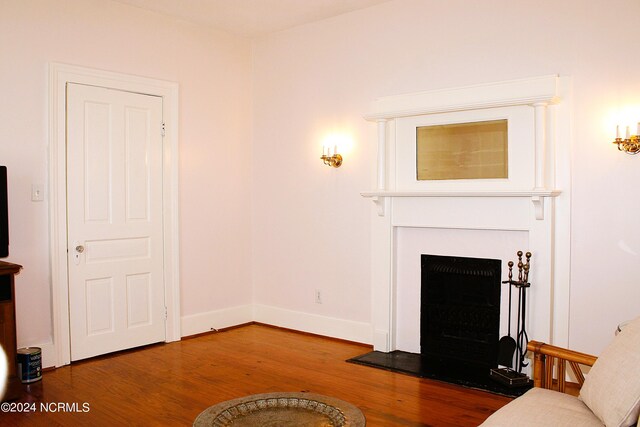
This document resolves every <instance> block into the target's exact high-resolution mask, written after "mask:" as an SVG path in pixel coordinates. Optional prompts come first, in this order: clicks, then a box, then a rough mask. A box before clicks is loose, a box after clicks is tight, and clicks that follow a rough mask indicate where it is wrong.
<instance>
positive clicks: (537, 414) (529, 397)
mask: <svg viewBox="0 0 640 427" xmlns="http://www.w3.org/2000/svg"><path fill="white" fill-rule="evenodd" d="M481 426H482V427H514V426H518V427H540V426H554V427H575V426H580V427H592V426H593V427H603V424H602V422H601V421H600V420H599V419H598V418H597V417H596V416H595V415H593V413H592V412H591V411H590V410H589V408H587V406H586V405H585V404H584V403H582V402H581V401H580V400H579V399H578V398H577V397H574V396H570V395H568V394H564V393H559V392H557V391H553V390H547V389H544V388H532V389H531V390H529V391H528V392H526V393H525V394H523V395H522V396H520V397H518V398H517V399H515V400H513V401H511V402H510V403H508V404H507V405H506V406H504V407H502V408H501V409H500V410H498V411H497V412H495V413H494V414H493V415H491V416H490V417H489V418H487V420H486V421H485V422H484V423H482V424H481Z"/></svg>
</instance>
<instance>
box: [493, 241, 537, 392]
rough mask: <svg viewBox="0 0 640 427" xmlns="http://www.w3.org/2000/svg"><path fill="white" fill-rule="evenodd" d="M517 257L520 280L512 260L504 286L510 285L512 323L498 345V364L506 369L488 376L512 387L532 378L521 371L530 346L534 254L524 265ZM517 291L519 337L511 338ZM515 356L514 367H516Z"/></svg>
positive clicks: (494, 371) (519, 253) (527, 254)
mask: <svg viewBox="0 0 640 427" xmlns="http://www.w3.org/2000/svg"><path fill="white" fill-rule="evenodd" d="M517 255H518V265H517V267H518V278H517V280H514V277H513V265H514V264H513V261H509V262H508V264H507V265H508V266H509V280H505V281H503V282H502V283H505V284H508V285H509V320H508V321H509V323H508V330H507V335H506V336H504V337H502V338H500V341H499V342H498V364H499V365H502V366H505V368H495V369H491V371H490V373H489V375H490V377H491V378H493V379H494V380H496V381H498V382H501V383H503V384H505V385H507V386H509V387H520V386H525V385H528V384H529V382H530V381H529V377H528V376H527V375H526V374H523V373H522V368H524V367H526V366H527V365H528V363H525V355H526V353H527V344H528V342H529V337H528V335H527V329H526V327H525V323H526V310H527V289H528V288H529V287H530V286H531V283H529V271H530V269H531V263H530V260H531V252H527V253H526V254H524V256H525V262H523V261H522V255H523V253H522V251H518V252H517ZM513 287H514V288H516V289H517V290H518V314H517V329H516V338H515V339H514V338H513V337H512V336H511V305H512V304H511V293H512V288H513ZM514 353H515V366H514V364H513V359H514Z"/></svg>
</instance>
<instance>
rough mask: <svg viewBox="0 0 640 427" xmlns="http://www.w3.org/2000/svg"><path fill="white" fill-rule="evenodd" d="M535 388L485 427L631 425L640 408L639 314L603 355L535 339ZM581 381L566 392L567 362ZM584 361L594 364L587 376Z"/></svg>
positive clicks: (485, 424) (484, 425)
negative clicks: (577, 387)
mask: <svg viewBox="0 0 640 427" xmlns="http://www.w3.org/2000/svg"><path fill="white" fill-rule="evenodd" d="M528 349H529V350H530V351H531V352H532V353H533V355H534V366H533V371H534V372H533V377H534V388H532V389H531V390H529V391H528V392H526V393H525V394H524V395H522V396H521V397H518V398H517V399H515V400H513V401H512V402H510V403H509V404H507V405H506V406H504V407H503V408H501V409H500V410H498V411H497V412H495V413H494V414H493V415H491V416H490V417H489V418H488V419H487V420H486V421H485V422H484V423H482V424H481V426H482V427H542V426H554V427H564V426H566V427H577V426H579V427H591V426H594V427H596V426H598V427H602V426H606V427H628V426H635V425H636V424H637V423H638V417H639V413H640V317H638V318H637V319H634V320H632V321H631V322H629V323H628V324H627V325H626V326H625V327H624V328H623V329H622V331H621V332H620V333H619V334H618V335H617V336H616V337H615V338H614V339H613V341H612V342H611V344H609V346H608V347H607V348H606V349H605V350H604V351H603V352H602V354H601V355H600V357H598V358H595V357H593V356H590V355H587V354H584V353H578V352H575V351H571V350H566V349H563V348H560V347H555V346H551V345H547V344H544V343H540V342H536V341H531V342H530V343H529V346H528ZM567 364H569V367H570V368H571V369H572V371H573V372H574V375H575V377H576V381H577V383H578V384H579V385H580V386H581V388H580V391H579V396H577V397H576V396H572V395H570V394H567V393H566V392H567V391H568V390H569V389H568V388H567V387H566V383H565V378H566V371H565V369H566V366H567ZM580 365H587V366H592V368H591V370H590V371H589V373H588V374H587V375H586V379H585V377H584V376H583V374H582V371H581V369H580Z"/></svg>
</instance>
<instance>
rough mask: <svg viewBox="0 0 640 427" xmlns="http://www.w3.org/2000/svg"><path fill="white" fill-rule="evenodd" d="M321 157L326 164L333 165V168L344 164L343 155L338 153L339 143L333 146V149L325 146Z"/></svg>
mask: <svg viewBox="0 0 640 427" xmlns="http://www.w3.org/2000/svg"><path fill="white" fill-rule="evenodd" d="M332 153H333V154H332ZM320 159H322V162H323V163H324V164H325V165H327V166H331V167H332V168H339V167H340V166H341V165H342V156H341V155H340V154H338V146H337V145H334V146H333V151H332V150H331V147H323V148H322V156H321V157H320Z"/></svg>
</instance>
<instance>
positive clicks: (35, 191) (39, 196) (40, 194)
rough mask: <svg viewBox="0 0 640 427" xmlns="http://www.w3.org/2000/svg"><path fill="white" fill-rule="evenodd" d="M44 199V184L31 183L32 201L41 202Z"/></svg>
mask: <svg viewBox="0 0 640 427" xmlns="http://www.w3.org/2000/svg"><path fill="white" fill-rule="evenodd" d="M43 200H44V190H43V189H42V185H40V184H32V185H31V201H32V202H41V201H43Z"/></svg>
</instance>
